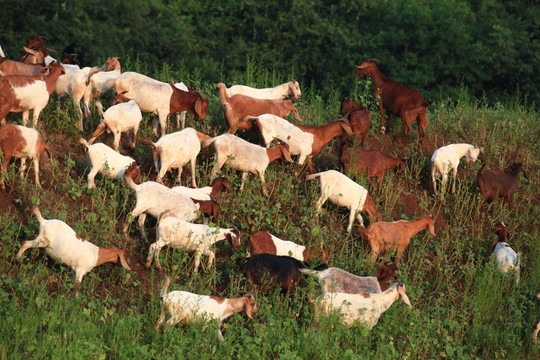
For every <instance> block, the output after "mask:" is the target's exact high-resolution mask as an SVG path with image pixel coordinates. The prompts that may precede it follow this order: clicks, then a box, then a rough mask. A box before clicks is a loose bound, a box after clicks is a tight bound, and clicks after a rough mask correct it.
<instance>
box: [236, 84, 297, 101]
mask: <svg viewBox="0 0 540 360" xmlns="http://www.w3.org/2000/svg"><path fill="white" fill-rule="evenodd" d="M291 93H292V94H294V98H296V99H298V98H299V97H300V96H301V95H302V92H301V91H300V86H299V84H298V82H297V81H292V80H291V81H289V82H286V83H283V84H281V85H278V86H275V87H272V88H264V89H257V88H253V87H250V86H246V85H233V86H231V87H230V88H228V89H226V95H227V97H229V98H230V97H231V96H233V95H236V94H240V95H246V96H250V97H252V98H255V99H271V100H284V99H285V98H287V97H289V95H290V94H291Z"/></svg>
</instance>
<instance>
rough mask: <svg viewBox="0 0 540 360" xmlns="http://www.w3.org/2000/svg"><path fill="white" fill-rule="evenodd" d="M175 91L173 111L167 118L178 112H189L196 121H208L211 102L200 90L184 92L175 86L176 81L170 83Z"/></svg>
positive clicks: (173, 94)
mask: <svg viewBox="0 0 540 360" xmlns="http://www.w3.org/2000/svg"><path fill="white" fill-rule="evenodd" d="M169 85H171V88H172V89H173V93H172V95H171V110H170V112H169V114H168V115H167V118H168V117H169V116H171V115H172V114H174V113H176V112H182V111H188V112H190V113H192V114H193V116H195V119H196V120H204V119H206V115H207V114H208V104H209V101H208V99H207V98H206V96H204V94H203V93H202V92H200V91H199V90H189V91H184V90H180V89H178V88H177V87H176V86H174V81H172V80H171V81H169Z"/></svg>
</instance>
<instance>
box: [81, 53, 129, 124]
mask: <svg viewBox="0 0 540 360" xmlns="http://www.w3.org/2000/svg"><path fill="white" fill-rule="evenodd" d="M119 59H120V58H119V57H110V58H108V59H107V61H105V64H104V65H103V67H102V68H101V69H99V70H97V71H96V70H92V71H90V73H88V74H87V78H88V80H87V86H86V90H85V92H84V97H83V102H84V108H85V113H86V114H89V113H90V108H89V107H90V100H92V99H93V98H97V97H101V96H103V95H105V94H107V93H108V92H109V91H111V90H112V89H113V86H114V80H115V79H117V78H118V77H120V74H121V72H122V66H121V65H120V61H118V60H119ZM100 70H101V71H100Z"/></svg>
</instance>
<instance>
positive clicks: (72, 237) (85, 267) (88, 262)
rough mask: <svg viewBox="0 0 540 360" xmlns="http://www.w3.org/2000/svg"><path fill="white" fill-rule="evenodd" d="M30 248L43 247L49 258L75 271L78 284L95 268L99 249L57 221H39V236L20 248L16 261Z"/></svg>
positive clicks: (63, 223)
mask: <svg viewBox="0 0 540 360" xmlns="http://www.w3.org/2000/svg"><path fill="white" fill-rule="evenodd" d="M30 247H44V248H45V251H46V253H47V255H48V256H49V257H50V258H52V259H53V260H55V261H57V262H59V263H63V264H66V265H67V266H69V267H71V268H72V269H73V270H75V277H76V280H77V281H78V282H80V281H81V280H82V278H83V276H84V275H85V274H86V273H88V272H89V271H91V270H92V269H93V268H94V267H95V266H96V263H97V259H98V251H99V247H97V246H96V245H94V244H92V243H91V242H89V241H86V240H83V239H82V238H81V237H80V236H78V235H77V234H76V233H75V231H74V230H73V229H72V228H71V227H70V226H69V225H67V224H66V223H65V222H63V221H61V220H57V219H51V220H43V221H40V229H39V235H38V236H37V237H36V239H35V240H33V241H31V242H28V245H27V244H26V243H25V244H23V246H21V249H20V250H19V252H18V253H17V259H19V258H20V257H21V256H22V255H23V253H24V251H25V250H26V249H28V248H30Z"/></svg>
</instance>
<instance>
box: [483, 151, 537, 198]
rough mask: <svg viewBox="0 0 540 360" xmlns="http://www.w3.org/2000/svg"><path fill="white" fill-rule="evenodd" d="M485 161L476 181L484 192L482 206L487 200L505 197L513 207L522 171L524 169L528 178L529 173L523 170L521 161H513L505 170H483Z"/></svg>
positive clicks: (524, 174)
mask: <svg viewBox="0 0 540 360" xmlns="http://www.w3.org/2000/svg"><path fill="white" fill-rule="evenodd" d="M485 166H486V164H485V163H483V164H482V166H480V169H478V173H477V175H476V182H477V184H478V187H479V188H480V192H481V193H482V200H481V202H480V206H481V207H482V206H483V205H484V202H485V201H486V200H491V199H494V198H495V197H497V196H498V197H505V198H506V200H507V201H508V207H512V196H513V195H514V193H515V192H516V190H517V181H518V178H519V174H520V172H522V171H523V176H525V178H526V179H527V180H529V179H528V178H527V174H526V173H525V171H524V170H523V165H522V164H521V163H519V162H518V163H513V164H512V165H510V167H509V168H508V169H506V170H505V171H500V170H486V171H484V172H482V170H483V169H484V167H485Z"/></svg>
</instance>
